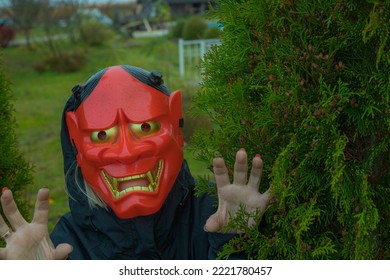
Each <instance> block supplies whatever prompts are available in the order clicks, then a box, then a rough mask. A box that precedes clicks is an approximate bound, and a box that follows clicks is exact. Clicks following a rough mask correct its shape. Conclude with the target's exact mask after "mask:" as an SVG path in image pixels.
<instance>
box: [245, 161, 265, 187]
mask: <svg viewBox="0 0 390 280" xmlns="http://www.w3.org/2000/svg"><path fill="white" fill-rule="evenodd" d="M262 173H263V160H262V159H261V156H260V155H256V156H255V157H254V158H253V160H252V169H251V174H250V176H249V180H248V186H249V187H251V188H253V189H255V190H258V189H259V185H260V181H261V175H262Z"/></svg>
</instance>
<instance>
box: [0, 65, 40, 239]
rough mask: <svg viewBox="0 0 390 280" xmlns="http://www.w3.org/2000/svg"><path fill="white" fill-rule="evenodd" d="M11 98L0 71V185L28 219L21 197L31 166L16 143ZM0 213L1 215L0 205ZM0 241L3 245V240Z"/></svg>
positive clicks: (29, 180) (27, 181) (30, 179)
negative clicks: (7, 190) (5, 188)
mask: <svg viewBox="0 0 390 280" xmlns="http://www.w3.org/2000/svg"><path fill="white" fill-rule="evenodd" d="M11 98H12V94H11V91H10V84H9V81H8V80H7V78H6V77H5V75H4V73H3V72H2V71H0V187H1V188H3V187H7V188H9V189H10V190H12V192H13V194H14V197H15V200H16V203H17V204H18V207H19V210H20V211H21V213H22V214H23V216H24V217H26V218H27V219H28V215H29V207H28V205H27V203H26V202H25V201H24V200H23V199H22V197H23V190H24V189H25V187H26V186H27V185H29V184H31V183H32V181H33V179H32V167H31V165H30V164H29V163H28V162H27V161H26V160H25V159H24V157H23V155H22V153H21V152H20V150H19V147H18V145H17V137H16V134H15V127H16V120H15V117H14V109H13V106H12V104H11ZM0 214H1V215H3V211H2V209H1V207H0ZM0 242H1V244H0V245H3V241H2V240H0Z"/></svg>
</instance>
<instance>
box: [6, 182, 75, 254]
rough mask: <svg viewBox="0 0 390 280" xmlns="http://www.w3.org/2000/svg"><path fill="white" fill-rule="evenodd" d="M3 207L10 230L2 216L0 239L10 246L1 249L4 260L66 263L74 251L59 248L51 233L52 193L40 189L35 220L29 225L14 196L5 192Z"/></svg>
mask: <svg viewBox="0 0 390 280" xmlns="http://www.w3.org/2000/svg"><path fill="white" fill-rule="evenodd" d="M1 206H2V208H3V212H4V215H5V218H6V219H7V220H8V222H9V225H10V227H9V226H8V225H7V224H6V223H5V220H4V218H3V217H2V216H1V215H0V238H2V239H4V240H5V242H6V247H5V248H0V259H7V260H38V259H42V260H50V259H57V260H60V259H66V258H67V257H68V255H69V254H70V253H71V251H72V246H71V245H69V244H60V245H58V246H57V247H56V248H55V247H54V246H53V243H52V242H51V240H50V236H49V232H48V217H49V190H48V189H40V190H39V191H38V194H37V200H36V204H35V211H34V217H33V220H32V221H31V223H28V222H27V221H26V220H25V219H24V218H23V217H22V215H21V214H20V212H19V209H18V207H17V205H16V203H15V200H14V198H13V195H12V192H11V191H10V190H9V189H7V188H3V190H2V195H1Z"/></svg>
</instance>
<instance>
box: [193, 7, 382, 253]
mask: <svg viewBox="0 0 390 280" xmlns="http://www.w3.org/2000/svg"><path fill="white" fill-rule="evenodd" d="M211 16H212V17H214V18H215V19H217V20H219V21H220V22H221V23H222V24H223V25H224V31H223V33H222V35H221V38H222V44H221V45H220V46H215V47H214V48H212V50H211V51H210V52H208V53H207V54H206V56H205V58H204V61H203V67H204V76H203V81H202V85H201V88H200V90H199V92H198V94H197V96H196V98H195V101H194V105H193V108H192V112H193V113H194V114H195V116H196V115H201V114H206V115H207V116H209V118H210V120H211V122H212V125H213V127H214V128H213V129H212V130H211V131H210V130H203V131H199V132H198V133H197V134H196V135H195V136H194V137H193V139H192V141H193V144H194V149H195V150H196V151H197V153H198V155H199V158H200V159H202V160H205V161H207V162H209V163H211V160H212V158H213V157H214V156H216V155H221V156H222V157H224V158H225V160H226V162H227V164H228V165H229V166H231V167H232V166H233V164H234V154H233V153H235V152H236V151H237V150H238V149H239V148H241V147H244V148H245V149H246V150H247V152H248V154H249V157H252V156H254V155H255V154H256V153H259V152H260V153H261V155H262V158H263V161H264V166H265V167H264V172H263V180H262V184H261V186H260V188H261V191H264V189H266V188H267V187H268V186H269V185H271V186H272V187H273V193H274V195H275V201H274V202H273V203H272V205H270V206H269V209H268V210H267V212H266V214H265V216H264V219H265V221H266V226H265V227H263V228H262V229H261V230H260V232H259V231H258V229H257V228H247V229H246V230H245V234H244V235H243V236H241V237H240V238H236V239H234V240H233V241H232V242H230V243H229V244H228V245H227V246H225V249H224V251H223V252H222V254H221V255H220V257H221V258H225V257H228V256H229V255H230V254H231V253H233V252H237V251H244V252H246V253H247V254H248V256H249V258H251V259H389V258H390V253H389V251H390V236H389V234H390V222H389V214H390V204H389V198H390V170H389V165H390V160H389V159H390V149H389V144H390V137H389V132H390V115H389V98H390V80H389V79H390V78H389V73H390V52H389V46H390V38H389V35H390V33H389V28H390V24H389V22H390V1H388V0H384V1H381V0H319V1H306V0H279V1H277V0H245V1H244V0H241V1H237V0H220V1H218V8H217V9H216V10H214V11H212V14H211ZM210 168H211V164H210ZM229 171H230V173H231V174H232V170H229ZM199 189H200V190H201V191H202V190H203V191H204V190H205V189H206V188H202V186H200V187H199ZM238 218H239V219H245V213H241V215H240V216H239V217H238ZM233 222H234V221H233ZM236 223H239V221H236ZM241 224H242V223H241Z"/></svg>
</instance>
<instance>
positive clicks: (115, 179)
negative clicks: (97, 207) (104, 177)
mask: <svg viewBox="0 0 390 280" xmlns="http://www.w3.org/2000/svg"><path fill="white" fill-rule="evenodd" d="M111 178H112V188H113V189H114V190H115V191H117V190H118V179H117V178H114V177H111Z"/></svg>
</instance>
